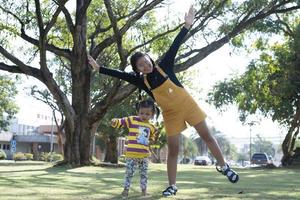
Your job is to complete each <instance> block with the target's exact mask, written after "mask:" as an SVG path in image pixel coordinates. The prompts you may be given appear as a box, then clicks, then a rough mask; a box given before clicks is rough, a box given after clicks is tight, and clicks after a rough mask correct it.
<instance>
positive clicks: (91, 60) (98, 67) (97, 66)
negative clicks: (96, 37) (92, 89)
mask: <svg viewBox="0 0 300 200" xmlns="http://www.w3.org/2000/svg"><path fill="white" fill-rule="evenodd" d="M87 58H88V61H89V64H90V65H91V66H92V67H93V69H94V70H96V71H99V69H100V66H99V65H98V63H97V62H96V61H95V60H94V58H93V57H92V56H90V55H88V56H87Z"/></svg>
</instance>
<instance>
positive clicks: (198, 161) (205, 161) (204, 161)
mask: <svg viewBox="0 0 300 200" xmlns="http://www.w3.org/2000/svg"><path fill="white" fill-rule="evenodd" d="M211 164H212V161H211V159H210V158H209V157H208V156H197V157H196V158H195V160H194V165H211Z"/></svg>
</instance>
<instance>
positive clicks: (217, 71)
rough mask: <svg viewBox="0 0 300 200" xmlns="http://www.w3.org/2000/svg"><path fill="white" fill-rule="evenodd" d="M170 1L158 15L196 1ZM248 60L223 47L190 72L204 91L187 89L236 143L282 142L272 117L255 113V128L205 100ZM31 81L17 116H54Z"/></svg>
mask: <svg viewBox="0 0 300 200" xmlns="http://www.w3.org/2000/svg"><path fill="white" fill-rule="evenodd" d="M171 2H173V3H174V2H175V3H174V4H172V5H170V6H169V7H167V9H166V10H167V11H166V12H160V14H159V15H158V18H159V17H162V16H163V15H164V14H165V15H167V16H169V17H170V15H169V14H168V13H170V12H172V13H173V12H174V13H176V15H178V16H182V19H183V16H184V13H185V12H186V11H188V9H189V6H190V5H191V4H192V3H193V1H192V0H185V1H171ZM248 62H249V58H248V57H247V56H245V55H236V54H235V53H232V49H231V48H230V47H229V46H228V45H224V47H222V48H221V49H219V50H217V51H215V52H214V53H212V54H211V55H209V56H208V57H207V58H205V59H204V60H203V61H201V62H199V63H198V64H196V65H195V66H193V67H191V68H190V69H189V71H192V72H193V74H195V77H191V78H192V80H191V81H192V82H193V85H194V86H197V87H198V86H199V88H200V89H201V90H202V91H201V92H196V91H193V90H191V89H190V88H187V89H188V90H190V91H191V93H192V95H193V96H194V98H195V99H197V102H198V103H199V105H200V107H201V108H202V109H203V110H204V111H205V112H206V113H207V115H208V119H207V121H208V124H209V125H211V126H215V127H216V128H217V130H219V131H221V132H222V133H224V134H225V135H226V136H227V137H228V138H229V139H230V140H231V141H232V142H233V143H247V142H248V141H249V140H250V133H251V135H252V137H254V136H255V135H256V134H260V135H261V136H262V137H265V138H266V139H267V140H270V141H273V142H275V143H279V142H280V141H282V139H283V137H284V135H285V133H286V130H285V129H284V128H281V127H280V126H279V125H278V124H277V123H274V122H272V120H271V119H267V118H262V116H253V117H252V119H250V121H256V123H255V125H253V126H252V127H250V126H248V125H242V123H241V122H240V121H239V120H238V111H237V108H236V107H235V106H231V107H229V109H228V110H227V111H226V112H223V113H220V112H219V111H217V110H216V109H215V108H214V107H213V106H211V105H209V104H207V103H206V102H205V98H206V94H207V92H208V91H209V90H210V89H211V88H212V86H213V85H214V84H215V83H216V82H217V81H220V80H224V79H225V78H226V77H230V76H231V75H232V74H236V73H238V74H241V73H242V72H243V71H245V66H246V65H247V63H248ZM32 83H35V84H38V83H39V82H38V81H35V80H34V79H33V78H31V77H24V84H22V86H20V94H19V95H18V97H17V102H18V105H19V106H20V108H21V109H20V112H19V113H18V115H17V116H18V118H19V119H20V120H21V121H24V123H31V122H35V120H36V119H35V118H36V116H37V114H38V113H41V112H42V113H45V115H47V116H51V110H50V109H49V107H48V106H47V105H45V104H43V103H41V102H39V101H37V100H35V99H34V98H32V97H30V96H28V95H27V94H26V91H24V87H28V86H29V85H32ZM261 118H262V119H261ZM45 123H48V124H50V123H51V120H47V121H45ZM190 132H192V129H191V128H189V129H188V130H187V131H185V133H184V134H186V135H189V134H190Z"/></svg>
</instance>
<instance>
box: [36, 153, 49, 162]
mask: <svg viewBox="0 0 300 200" xmlns="http://www.w3.org/2000/svg"><path fill="white" fill-rule="evenodd" d="M47 157H48V153H46V152H41V154H40V155H39V157H38V160H40V161H47Z"/></svg>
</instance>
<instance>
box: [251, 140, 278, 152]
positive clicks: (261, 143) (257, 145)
mask: <svg viewBox="0 0 300 200" xmlns="http://www.w3.org/2000/svg"><path fill="white" fill-rule="evenodd" d="M251 148H252V149H254V152H259V153H266V154H267V155H269V156H272V157H274V156H275V148H274V147H273V144H272V142H270V141H267V140H266V139H263V138H261V137H260V136H259V135H256V138H255V139H254V142H253V144H252V146H251Z"/></svg>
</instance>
